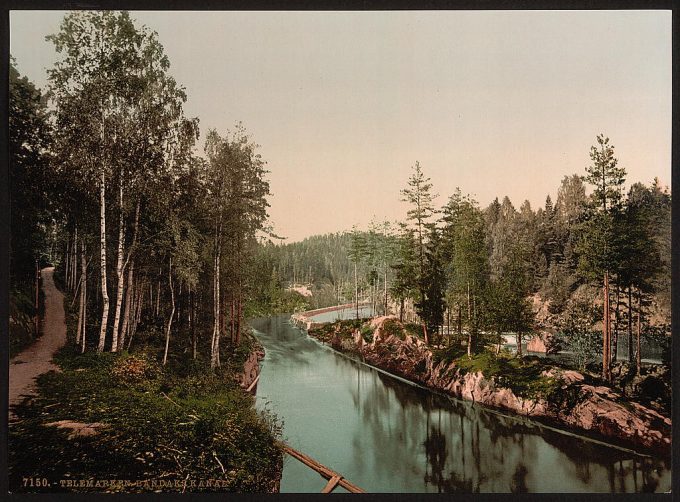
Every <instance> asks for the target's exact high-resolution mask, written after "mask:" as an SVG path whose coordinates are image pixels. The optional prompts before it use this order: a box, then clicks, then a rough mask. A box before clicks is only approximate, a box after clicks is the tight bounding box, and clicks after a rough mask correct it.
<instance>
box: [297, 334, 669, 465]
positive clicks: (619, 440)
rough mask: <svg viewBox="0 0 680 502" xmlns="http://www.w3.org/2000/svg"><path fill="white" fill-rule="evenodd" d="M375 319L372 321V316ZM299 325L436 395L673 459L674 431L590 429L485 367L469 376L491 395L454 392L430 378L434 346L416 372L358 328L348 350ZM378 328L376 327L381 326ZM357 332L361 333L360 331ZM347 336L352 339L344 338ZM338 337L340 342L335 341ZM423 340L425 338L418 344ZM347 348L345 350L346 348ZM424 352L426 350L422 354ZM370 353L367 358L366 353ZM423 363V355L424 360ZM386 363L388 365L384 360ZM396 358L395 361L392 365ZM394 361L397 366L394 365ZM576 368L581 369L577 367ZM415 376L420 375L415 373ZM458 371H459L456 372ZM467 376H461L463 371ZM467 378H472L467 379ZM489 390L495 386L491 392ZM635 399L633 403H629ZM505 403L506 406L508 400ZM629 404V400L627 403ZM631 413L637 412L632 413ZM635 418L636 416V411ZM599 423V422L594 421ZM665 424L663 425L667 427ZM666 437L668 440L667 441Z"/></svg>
mask: <svg viewBox="0 0 680 502" xmlns="http://www.w3.org/2000/svg"><path fill="white" fill-rule="evenodd" d="M369 322H370V321H369ZM326 324H332V323H326ZM297 327H298V329H300V330H301V331H304V332H305V334H306V335H307V336H308V337H309V338H311V339H312V340H314V341H315V342H317V343H318V344H320V345H321V346H323V347H327V348H329V349H330V350H332V351H334V352H335V353H337V354H339V355H342V356H343V357H346V358H347V359H349V360H352V361H355V362H357V363H360V364H364V365H366V366H368V367H369V368H372V369H375V370H376V371H378V372H380V373H383V374H385V375H387V376H389V377H391V378H394V379H397V380H399V381H402V382H403V383H407V384H409V385H413V386H415V387H418V388H421V389H423V390H426V391H428V392H432V393H434V394H436V395H439V396H442V397H446V398H448V399H449V400H454V401H458V402H462V403H466V404H469V405H472V406H474V405H476V404H477V405H481V406H482V407H483V408H484V409H485V410H487V411H489V412H492V413H494V414H497V415H499V416H503V417H509V418H512V419H514V420H517V421H520V422H523V421H526V422H529V423H531V424H532V425H534V424H535V425H536V426H539V427H546V428H548V429H550V430H553V431H555V432H558V433H561V434H564V435H570V436H575V437H578V438H581V439H584V440H587V441H591V442H594V443H598V444H602V445H605V446H608V447H612V448H615V449H617V450H621V451H625V452H628V453H632V454H635V455H637V456H640V457H648V458H649V457H655V456H658V457H661V458H664V459H669V458H670V444H671V443H670V436H668V437H667V436H665V435H662V434H659V433H658V432H657V431H652V432H655V433H657V435H659V436H660V437H658V439H657V440H656V441H652V442H651V443H650V444H648V445H645V444H643V443H641V442H640V440H636V439H637V438H638V436H631V435H630V434H628V435H626V434H624V433H623V432H617V431H616V430H615V429H611V428H609V429H605V431H604V432H607V433H608V434H607V433H603V432H602V431H601V430H600V429H598V428H597V427H596V426H593V427H591V428H586V427H581V426H579V425H578V422H577V421H575V420H574V419H573V417H572V416H571V415H570V414H569V412H573V410H569V412H568V414H567V415H566V416H564V417H563V416H561V414H560V413H559V412H557V413H554V412H550V411H549V408H550V406H551V405H553V406H554V403H550V402H548V401H546V400H543V399H540V398H538V399H529V398H523V397H520V396H515V395H514V394H513V392H512V390H511V389H509V388H508V387H503V386H498V385H496V382H495V381H494V378H493V377H491V379H486V378H484V376H483V374H482V373H481V371H480V372H478V373H474V374H470V373H468V374H466V375H465V378H468V376H469V375H473V376H471V377H469V380H470V381H473V382H474V384H475V385H476V387H474V390H480V389H483V390H484V392H486V394H484V393H483V392H481V391H480V395H479V397H478V398H477V399H475V393H474V390H472V392H470V394H471V399H470V398H469V397H468V396H467V393H466V392H465V390H468V389H467V388H465V387H464V386H463V388H461V386H460V385H458V386H457V388H456V389H455V390H457V391H458V392H455V391H454V389H453V388H455V387H456V386H455V385H451V384H449V385H432V382H431V380H435V382H436V381H437V380H438V379H437V377H435V376H433V375H432V373H433V372H432V370H433V369H434V370H435V371H436V372H440V371H441V370H442V369H443V366H441V365H442V364H443V363H442V362H440V363H437V364H434V365H433V364H432V351H431V350H430V349H429V348H427V347H425V348H424V350H425V351H426V354H425V357H426V358H427V357H429V362H428V364H427V366H429V370H430V371H429V372H426V374H425V375H424V376H420V375H414V373H413V372H408V371H406V372H403V371H398V370H397V368H395V367H394V366H395V365H396V363H397V361H396V358H388V359H387V360H384V359H380V358H379V357H376V355H375V353H374V350H373V349H375V342H376V340H375V339H374V341H373V342H372V343H371V344H368V343H366V342H364V341H363V339H362V340H361V341H359V342H358V343H357V340H358V339H359V338H360V337H361V335H360V334H359V333H358V332H356V333H354V337H353V338H354V340H353V341H352V342H353V344H354V347H353V349H354V350H346V348H345V347H344V346H343V344H341V343H339V340H338V339H337V338H335V339H331V340H329V342H330V343H327V341H326V340H324V339H322V338H319V337H317V336H315V335H314V334H312V333H310V332H309V331H308V330H307V329H305V328H304V327H301V326H299V325H298V326H297ZM376 331H377V330H376ZM356 335H358V336H356ZM387 338H392V339H391V340H387V339H380V340H379V343H390V342H391V343H395V342H397V343H398V344H400V345H402V346H410V348H415V347H417V348H418V349H420V352H421V353H422V352H423V347H420V345H423V346H424V344H423V342H422V341H420V340H417V341H416V340H414V339H412V338H411V337H409V336H408V335H407V337H406V338H407V339H406V340H404V341H400V340H398V339H397V340H394V339H393V337H392V336H391V335H389V336H388V337H387ZM345 340H347V339H345ZM345 340H343V342H345ZM334 342H335V343H334ZM418 342H420V343H418ZM343 349H344V350H343ZM419 355H421V356H423V354H419ZM366 356H368V357H366ZM419 362H421V363H422V360H421V361H419ZM380 363H383V364H380ZM389 363H392V364H389ZM390 366H392V367H390ZM573 373H576V372H573ZM414 376H416V377H417V378H413V377H414ZM456 376H459V375H456ZM459 377H462V376H459ZM439 383H440V384H441V383H448V382H439ZM466 383H467V382H466ZM489 389H492V390H491V391H489ZM603 389H604V388H603V387H596V390H598V391H599V392H604V390H603ZM606 391H608V392H612V391H611V389H606ZM496 395H501V396H502V397H503V398H504V399H501V400H499V399H494V397H495V396H496ZM597 397H598V398H599V397H600V396H599V395H598V396H597ZM515 400H516V401H518V402H519V403H520V404H521V407H520V408H519V409H518V407H517V406H514V407H513V406H509V405H508V404H509V403H513V402H514V401H515ZM629 403H633V402H629ZM504 404H505V405H504ZM605 404H616V405H618V406H619V407H621V405H620V404H619V403H618V402H616V400H615V399H614V398H612V399H610V402H607V403H605ZM626 404H628V403H626ZM629 405H630V406H636V407H638V408H641V409H643V410H644V411H647V412H651V413H652V414H653V415H655V417H653V418H652V420H657V417H658V419H660V420H666V421H668V423H665V425H667V426H668V428H670V419H667V418H666V417H663V416H662V415H659V414H658V413H657V412H655V411H653V410H647V409H646V408H644V407H642V406H641V405H639V404H637V403H636V404H635V405H632V404H629ZM537 408H538V409H539V411H540V413H536V412H535V411H536V409H537ZM631 414H632V413H631ZM633 416H634V417H635V416H636V415H633ZM569 419H571V421H568V420H569ZM595 422H597V421H595ZM662 428H663V427H662ZM666 440H667V441H666Z"/></svg>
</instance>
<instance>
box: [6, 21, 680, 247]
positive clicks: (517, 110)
mask: <svg viewBox="0 0 680 502" xmlns="http://www.w3.org/2000/svg"><path fill="white" fill-rule="evenodd" d="M63 15H64V12H60V11H12V12H11V13H10V52H11V54H12V55H13V56H14V57H15V58H16V61H17V67H18V70H19V72H20V73H21V74H22V75H26V76H28V78H29V79H31V80H32V81H34V82H35V83H36V84H37V85H38V86H39V87H41V88H45V86H46V84H47V80H46V78H47V77H46V70H47V68H50V67H51V66H52V64H53V63H54V62H55V61H56V59H57V54H56V52H55V51H54V48H53V46H52V44H51V43H50V42H46V41H45V36H46V35H48V34H51V33H55V32H57V31H58V29H59V24H60V21H61V19H62V18H63ZM132 17H133V18H134V19H136V20H137V21H138V22H139V24H145V25H147V26H148V27H149V28H151V29H153V30H155V31H157V32H158V35H159V40H160V42H161V43H162V44H163V46H164V48H165V52H166V54H167V56H168V58H169V59H170V63H171V69H170V72H171V73H172V75H173V76H174V77H175V79H176V80H177V81H178V82H179V83H180V84H181V85H183V86H184V87H185V88H186V91H187V95H188V100H187V103H186V105H185V114H186V115H187V116H189V117H198V118H199V119H200V128H201V140H200V141H201V148H200V149H201V150H202V142H203V141H204V138H205V132H207V131H208V130H209V129H213V128H215V129H217V130H218V131H219V132H221V133H224V132H226V131H227V130H228V129H233V127H234V125H235V124H236V122H238V121H241V122H243V124H244V125H245V127H246V128H247V130H248V131H249V132H250V133H251V134H252V137H253V140H254V141H255V142H256V143H258V144H259V145H261V148H260V153H261V154H262V156H263V158H264V159H265V160H266V161H267V168H268V169H269V171H270V173H269V174H268V179H269V182H270V186H271V191H272V194H273V195H272V197H271V198H270V205H271V207H270V209H269V214H270V220H271V223H272V224H273V226H274V230H275V232H276V233H277V234H278V235H282V236H285V237H287V240H286V242H293V241H296V240H300V239H302V238H304V237H306V236H309V235H314V234H320V233H327V232H337V231H343V230H349V229H351V227H352V226H353V225H357V226H358V228H367V226H368V224H369V223H370V222H371V221H372V220H375V221H382V220H385V219H387V220H391V221H395V220H403V219H404V218H405V214H406V210H407V207H406V205H405V203H403V202H400V198H401V196H400V190H402V189H403V188H405V187H406V184H407V182H408V178H409V176H410V174H411V167H412V166H413V165H414V164H415V162H416V161H419V162H420V165H421V166H422V167H423V170H424V172H425V174H426V175H427V176H429V177H430V178H431V181H432V183H433V185H434V187H433V191H434V192H435V193H437V194H438V195H439V197H438V198H437V199H436V202H437V204H438V205H443V204H445V203H446V201H447V199H448V197H449V196H450V195H451V194H452V193H453V192H454V190H455V189H456V187H460V188H461V190H462V191H463V192H464V193H470V194H472V195H473V196H474V197H475V199H476V200H477V201H478V202H479V203H480V205H481V206H482V207H484V206H486V205H488V204H489V203H490V202H491V201H492V200H493V199H494V198H495V197H498V198H499V200H500V199H502V197H503V196H505V195H507V196H509V197H510V200H511V201H512V202H513V203H514V205H515V207H516V208H519V206H520V205H521V203H522V202H523V201H524V200H525V199H526V200H529V202H530V203H531V205H532V207H533V208H534V209H536V208H537V207H538V206H542V205H543V204H544V202H545V198H546V196H547V195H548V194H549V195H550V196H551V197H552V198H553V200H555V197H556V193H557V189H558V187H559V184H560V181H561V179H562V178H563V177H564V176H566V175H571V174H574V173H577V174H584V172H585V167H586V166H587V165H589V163H590V158H589V150H590V146H591V145H593V144H594V143H595V142H596V136H597V135H598V134H600V133H604V134H605V135H607V136H609V138H610V139H611V143H613V145H614V146H615V149H616V156H617V157H618V159H619V165H620V166H622V167H624V168H625V169H626V171H627V173H628V183H627V186H630V184H632V183H633V182H636V181H642V182H644V183H647V184H649V183H651V181H652V180H653V179H654V177H658V178H659V180H660V181H661V182H662V184H664V185H668V186H670V180H671V93H672V88H671V69H672V60H671V11H588V12H583V11H580V12H579V11H554V12H553V11H398V12H396V11H395V12H385V11H383V12H141V11H135V12H132Z"/></svg>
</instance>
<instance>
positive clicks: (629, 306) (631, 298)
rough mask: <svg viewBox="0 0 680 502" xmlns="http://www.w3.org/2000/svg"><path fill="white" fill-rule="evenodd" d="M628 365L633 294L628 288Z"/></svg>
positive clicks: (630, 355) (631, 355)
mask: <svg viewBox="0 0 680 502" xmlns="http://www.w3.org/2000/svg"><path fill="white" fill-rule="evenodd" d="M628 364H631V365H632V364H633V292H632V290H631V287H630V286H628Z"/></svg>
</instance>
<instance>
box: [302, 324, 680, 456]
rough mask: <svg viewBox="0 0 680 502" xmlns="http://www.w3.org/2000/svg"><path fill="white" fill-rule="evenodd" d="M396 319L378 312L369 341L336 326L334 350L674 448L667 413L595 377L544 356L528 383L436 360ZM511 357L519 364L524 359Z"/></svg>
mask: <svg viewBox="0 0 680 502" xmlns="http://www.w3.org/2000/svg"><path fill="white" fill-rule="evenodd" d="M388 320H389V321H388ZM388 323H389V324H390V327H389V329H386V326H387V325H388ZM397 324H398V321H397V320H396V319H394V318H392V317H381V318H377V319H374V320H373V321H371V324H370V326H369V327H367V329H366V330H365V331H372V339H371V340H370V341H366V339H365V338H364V336H363V335H362V333H361V332H360V330H358V329H356V330H354V332H353V333H352V336H351V337H342V336H341V333H340V332H339V330H336V331H335V332H334V333H332V335H331V337H330V339H329V341H330V342H331V345H332V346H333V347H334V348H335V349H337V350H340V351H343V352H355V353H357V354H359V355H360V356H361V358H362V359H363V360H364V361H366V362H367V363H369V364H372V365H374V366H377V367H379V368H382V369H384V370H386V371H389V372H391V373H394V374H396V375H399V376H402V377H404V378H407V379H409V380H411V381H414V382H417V383H420V384H422V385H425V386H427V387H430V388H432V389H435V390H438V391H442V392H445V393H448V394H450V395H452V396H454V397H456V398H460V399H466V400H470V401H474V402H477V403H481V404H483V405H485V406H490V407H494V408H499V409H503V410H508V411H511V412H514V413H518V414H521V415H524V416H527V417H533V418H537V419H541V420H544V421H548V422H554V423H557V424H559V425H563V426H565V425H566V426H567V427H570V428H574V429H580V430H582V431H586V432H589V433H595V434H596V435H598V436H602V437H604V438H606V439H608V440H610V441H612V442H616V443H619V444H623V445H626V446H630V447H633V448H638V449H639V448H642V449H645V450H654V451H659V452H663V453H669V452H670V444H671V440H670V434H671V420H670V419H669V418H668V417H665V416H663V415H661V414H660V413H658V412H657V411H655V410H653V409H650V408H647V407H645V406H642V405H641V404H638V403H635V402H632V401H629V400H627V399H625V398H624V397H623V396H621V395H620V394H617V393H616V392H614V391H613V390H612V389H610V388H608V387H605V386H602V385H598V384H597V383H596V382H593V381H592V378H589V377H586V376H584V375H583V374H581V373H579V372H577V371H572V370H564V369H561V368H557V367H550V366H549V365H546V364H544V363H540V364H539V363H537V364H536V365H535V366H530V363H527V365H526V366H524V363H521V364H522V365H523V366H520V367H519V368H520V369H519V370H518V371H525V373H526V371H534V373H532V374H531V378H530V379H527V382H525V383H522V382H521V381H519V380H518V377H517V376H516V375H519V374H520V373H517V372H515V373H516V375H515V374H513V373H512V372H510V373H509V372H508V371H506V372H504V371H503V370H499V371H497V372H495V374H494V372H493V371H491V372H490V371H487V372H486V373H487V374H486V375H485V371H484V370H478V369H476V368H475V367H474V365H472V366H467V367H466V358H465V357H463V358H460V359H457V360H452V361H448V360H446V359H439V358H438V357H436V354H435V353H433V351H432V350H431V349H430V348H429V347H427V346H426V345H425V343H424V342H423V341H422V340H421V339H419V338H415V337H414V336H411V335H409V334H406V333H405V332H404V331H403V329H402V330H401V332H399V331H397V330H395V329H394V326H395V325H397ZM310 334H312V335H314V332H313V331H312V332H310ZM515 361H517V360H515ZM510 362H513V363H514V364H515V366H514V367H517V364H519V363H515V362H514V361H510ZM507 368H510V369H512V368H513V366H510V365H507ZM527 368H528V369H527ZM489 373H491V374H489Z"/></svg>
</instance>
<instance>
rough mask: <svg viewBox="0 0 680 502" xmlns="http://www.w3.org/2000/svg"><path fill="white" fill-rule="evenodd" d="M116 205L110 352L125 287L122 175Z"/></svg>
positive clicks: (115, 341) (115, 345)
mask: <svg viewBox="0 0 680 502" xmlns="http://www.w3.org/2000/svg"><path fill="white" fill-rule="evenodd" d="M118 204H119V206H120V212H119V215H118V259H117V261H116V280H117V282H118V285H117V287H116V310H115V314H114V316H113V339H112V341H111V352H117V351H118V341H119V339H120V333H119V330H118V328H119V326H120V311H121V307H122V305H123V287H124V286H125V276H124V275H123V244H124V240H125V227H124V222H123V179H122V173H121V177H120V179H119V181H118Z"/></svg>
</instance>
